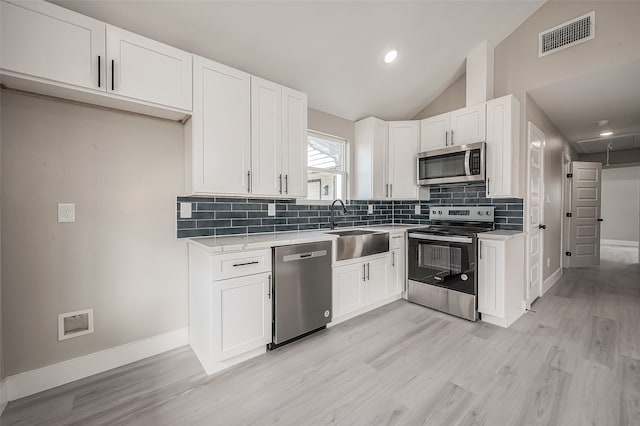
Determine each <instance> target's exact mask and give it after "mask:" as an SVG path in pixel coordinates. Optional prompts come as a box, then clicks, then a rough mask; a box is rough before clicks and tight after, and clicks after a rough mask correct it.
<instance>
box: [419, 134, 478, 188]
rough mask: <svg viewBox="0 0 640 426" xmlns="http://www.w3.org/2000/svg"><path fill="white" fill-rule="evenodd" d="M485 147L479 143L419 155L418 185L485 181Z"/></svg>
mask: <svg viewBox="0 0 640 426" xmlns="http://www.w3.org/2000/svg"><path fill="white" fill-rule="evenodd" d="M485 146H486V144H485V143H484V142H478V143H472V144H468V145H458V146H450V147H447V148H443V149H437V150H434V151H427V152H422V153H420V154H418V185H435V184H441V183H459V182H482V181H484V178H485V150H486V149H485Z"/></svg>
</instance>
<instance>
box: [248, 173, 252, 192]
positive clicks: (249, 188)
mask: <svg viewBox="0 0 640 426" xmlns="http://www.w3.org/2000/svg"><path fill="white" fill-rule="evenodd" d="M247 192H248V193H251V170H249V171H248V172H247Z"/></svg>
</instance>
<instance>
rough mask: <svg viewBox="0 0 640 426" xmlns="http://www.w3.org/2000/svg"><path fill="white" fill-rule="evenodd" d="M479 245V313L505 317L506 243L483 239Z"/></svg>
mask: <svg viewBox="0 0 640 426" xmlns="http://www.w3.org/2000/svg"><path fill="white" fill-rule="evenodd" d="M478 244H479V246H480V247H479V249H478V253H479V254H480V255H479V259H478V311H479V312H481V313H484V314H489V315H493V316H497V317H504V314H505V312H504V301H505V282H504V268H505V261H504V256H505V249H504V246H505V243H504V242H503V241H495V240H482V239H481V240H479V241H478Z"/></svg>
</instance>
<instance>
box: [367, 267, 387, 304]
mask: <svg viewBox="0 0 640 426" xmlns="http://www.w3.org/2000/svg"><path fill="white" fill-rule="evenodd" d="M365 266H366V279H365V281H364V304H365V306H367V305H372V304H374V303H377V302H380V301H382V300H384V299H386V298H388V297H389V267H390V266H391V257H390V256H384V257H382V258H379V259H375V260H370V261H368V262H366V265H365Z"/></svg>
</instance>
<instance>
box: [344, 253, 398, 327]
mask: <svg viewBox="0 0 640 426" xmlns="http://www.w3.org/2000/svg"><path fill="white" fill-rule="evenodd" d="M391 265H392V256H391V253H390V252H389V253H385V254H382V255H374V256H369V257H367V258H362V259H359V260H358V261H355V262H352V263H349V264H346V265H344V264H343V265H340V266H334V268H333V323H334V324H336V323H338V322H341V321H344V320H346V319H348V318H351V317H353V316H356V315H359V314H361V313H364V312H366V311H368V310H370V309H373V308H376V307H378V306H381V305H382V304H384V303H387V301H389V299H390V298H391V297H392V296H394V295H396V294H398V293H396V294H394V293H392V291H391V287H390V284H391V280H392V277H393V274H392V272H391V271H392V266H391Z"/></svg>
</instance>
